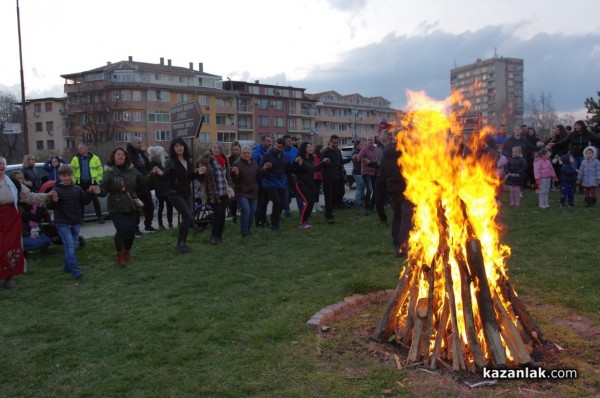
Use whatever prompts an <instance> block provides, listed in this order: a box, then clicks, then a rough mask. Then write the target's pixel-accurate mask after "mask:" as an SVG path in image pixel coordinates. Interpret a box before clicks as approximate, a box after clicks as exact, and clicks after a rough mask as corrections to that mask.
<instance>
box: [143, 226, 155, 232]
mask: <svg viewBox="0 0 600 398" xmlns="http://www.w3.org/2000/svg"><path fill="white" fill-rule="evenodd" d="M144 231H146V232H155V231H156V228H154V227H153V226H152V225H150V226H148V227H146V228H144Z"/></svg>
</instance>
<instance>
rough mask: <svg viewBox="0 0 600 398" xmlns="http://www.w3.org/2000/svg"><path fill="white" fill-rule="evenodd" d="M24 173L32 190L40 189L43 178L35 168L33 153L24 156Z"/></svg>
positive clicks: (27, 184) (26, 183)
mask: <svg viewBox="0 0 600 398" xmlns="http://www.w3.org/2000/svg"><path fill="white" fill-rule="evenodd" d="M23 175H24V176H25V185H26V186H27V187H28V188H29V190H30V191H31V192H37V191H39V190H40V187H41V186H42V179H41V177H40V174H39V173H38V171H37V170H36V168H35V157H34V156H33V155H29V154H27V155H25V156H23Z"/></svg>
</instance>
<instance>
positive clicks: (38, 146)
mask: <svg viewBox="0 0 600 398" xmlns="http://www.w3.org/2000/svg"><path fill="white" fill-rule="evenodd" d="M35 149H37V150H38V151H43V150H44V141H41V140H40V141H36V142H35Z"/></svg>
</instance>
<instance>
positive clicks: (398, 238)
mask: <svg viewBox="0 0 600 398" xmlns="http://www.w3.org/2000/svg"><path fill="white" fill-rule="evenodd" d="M382 134H387V135H388V137H389V140H390V142H389V143H388V144H387V145H385V146H384V147H383V150H382V152H381V158H380V163H379V170H378V174H377V179H378V180H379V181H380V184H381V185H382V186H385V191H386V193H387V195H388V198H389V199H390V204H391V206H392V243H393V244H394V251H395V255H396V256H398V257H402V256H406V252H407V250H408V237H409V233H410V230H411V228H412V213H413V205H412V203H411V202H410V201H408V200H407V199H406V198H405V196H404V190H405V189H406V181H405V180H404V176H403V175H402V169H401V168H400V165H399V164H398V159H399V158H400V156H401V153H400V152H399V151H398V150H397V149H396V140H395V139H394V136H393V135H390V134H389V132H387V131H385V132H382Z"/></svg>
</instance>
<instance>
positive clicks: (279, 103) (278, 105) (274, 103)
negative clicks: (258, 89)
mask: <svg viewBox="0 0 600 398" xmlns="http://www.w3.org/2000/svg"><path fill="white" fill-rule="evenodd" d="M271 109H276V110H278V111H282V110H283V101H271Z"/></svg>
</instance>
